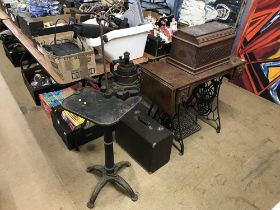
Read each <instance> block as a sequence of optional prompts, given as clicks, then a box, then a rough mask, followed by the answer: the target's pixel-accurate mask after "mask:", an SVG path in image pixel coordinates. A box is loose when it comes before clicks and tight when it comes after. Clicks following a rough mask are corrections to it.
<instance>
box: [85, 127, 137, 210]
mask: <svg viewBox="0 0 280 210" xmlns="http://www.w3.org/2000/svg"><path fill="white" fill-rule="evenodd" d="M104 148H105V166H102V165H93V166H90V167H88V168H87V172H89V173H93V174H95V173H97V174H101V176H102V177H101V179H100V180H99V182H98V183H97V184H96V186H95V189H94V191H93V193H92V195H91V197H90V200H89V202H88V203H87V207H88V208H90V209H92V208H93V206H94V202H95V200H96V198H97V196H98V194H99V192H100V191H101V190H102V188H103V187H104V186H105V185H106V184H107V183H108V182H110V183H113V184H114V183H115V184H117V185H118V186H119V187H121V188H122V189H123V190H125V192H126V193H127V194H128V195H129V197H130V198H131V200H132V201H136V200H137V199H138V195H137V194H136V193H135V192H134V191H133V189H132V188H131V187H130V185H129V184H128V183H127V182H126V181H125V180H124V179H123V178H122V177H121V176H119V175H117V172H118V171H119V170H120V169H121V168H123V167H129V166H130V163H129V162H128V161H121V162H119V163H116V164H115V163H114V152H113V138H112V126H105V127H104Z"/></svg>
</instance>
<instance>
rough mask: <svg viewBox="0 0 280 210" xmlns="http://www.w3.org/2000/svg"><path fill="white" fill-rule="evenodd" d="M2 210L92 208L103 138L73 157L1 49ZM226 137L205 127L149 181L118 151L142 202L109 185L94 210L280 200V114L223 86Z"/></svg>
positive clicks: (260, 205) (264, 204) (203, 208)
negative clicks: (91, 171) (89, 170)
mask: <svg viewBox="0 0 280 210" xmlns="http://www.w3.org/2000/svg"><path fill="white" fill-rule="evenodd" d="M0 63H1V65H0V97H1V103H0V116H1V121H0V139H1V146H0V165H1V167H0V209H1V210H16V209H24V210H37V209H40V210H45V209H46V210H48V209H50V210H52V209H57V210H63V209H65V210H70V209H87V208H86V202H87V200H88V198H89V196H90V194H91V192H92V189H93V187H94V186H95V184H96V182H97V181H98V177H97V176H94V175H91V174H88V173H86V172H85V168H86V167H87V166H89V165H91V164H93V163H103V160H104V159H103V155H104V151H103V144H102V139H98V140H95V141H93V142H91V143H88V144H86V145H84V146H82V147H81V151H80V152H75V151H68V150H67V149H66V147H65V146H64V144H63V142H62V141H61V139H60V137H59V136H58V135H57V133H56V132H55V130H54V129H53V127H52V122H51V120H50V119H49V118H47V116H46V114H45V113H44V111H43V110H41V108H40V107H36V106H35V105H34V103H33V100H32V98H31V96H30V95H29V93H28V91H27V89H26V87H25V86H24V83H23V81H22V77H21V74H20V70H19V69H15V68H14V67H13V66H12V65H11V64H10V62H9V61H8V60H7V59H6V58H5V56H4V53H3V50H2V48H1V49H0ZM220 111H221V116H222V130H221V133H220V134H216V132H215V131H214V129H213V128H211V127H210V126H208V125H207V124H204V123H201V125H202V129H201V131H200V132H198V133H196V134H194V135H193V136H191V137H189V138H187V139H186V140H185V145H186V152H185V155H184V156H179V155H178V152H177V151H176V150H175V149H174V148H173V149H172V154H171V159H170V162H169V163H168V164H167V165H166V166H164V167H163V168H161V169H160V170H158V171H157V172H155V173H154V174H152V175H149V174H148V173H147V172H146V171H144V170H143V169H142V168H141V167H140V166H139V165H138V164H137V163H136V162H135V161H134V160H133V159H131V158H130V157H129V156H128V155H127V154H126V153H125V152H124V151H123V150H122V149H121V148H120V147H119V146H118V145H117V144H115V159H116V161H120V160H129V161H131V163H132V166H131V167H130V168H127V169H125V170H123V171H121V173H120V174H121V175H122V176H123V177H124V178H125V179H126V180H127V181H128V182H129V183H130V184H131V186H132V187H133V188H134V189H135V190H136V191H137V192H139V193H140V196H139V200H138V201H137V202H132V201H131V200H130V199H129V198H128V197H126V196H124V195H122V193H121V192H119V191H116V190H115V189H114V187H113V186H111V185H107V186H106V187H105V188H104V189H103V191H102V192H101V193H100V196H99V197H98V199H97V201H96V205H95V209H102V210H115V209H116V210H117V209H121V210H124V209H133V210H144V209H149V210H159V209H161V210H162V209H164V210H165V209H166V210H171V209H174V210H175V209H176V210H178V209H187V210H220V209H221V210H237V209H238V210H256V209H263V210H268V209H271V208H272V207H273V206H275V205H276V204H277V203H278V202H279V201H280V141H279V140H280V138H279V136H280V123H279V117H280V108H279V106H277V105H275V104H273V103H271V102H269V101H267V100H265V99H262V98H260V97H257V96H255V95H253V94H251V93H249V92H247V91H245V90H243V89H240V88H239V87H237V86H235V85H233V84H231V83H229V82H226V81H225V82H224V83H223V85H222V88H221V97H220Z"/></svg>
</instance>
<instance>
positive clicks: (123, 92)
mask: <svg viewBox="0 0 280 210" xmlns="http://www.w3.org/2000/svg"><path fill="white" fill-rule="evenodd" d="M115 66H117V68H116V69H115ZM110 72H111V74H112V75H113V77H112V79H111V81H110V84H109V92H110V94H109V95H115V96H116V97H118V98H120V99H122V100H126V99H127V98H129V97H132V96H136V95H138V94H139V93H140V79H139V76H140V74H139V73H138V71H137V67H136V65H135V64H134V63H133V62H132V61H130V58H129V52H125V53H124V57H122V56H120V57H119V59H118V60H113V61H112V63H111V64H110ZM101 91H102V92H104V93H105V92H106V86H105V85H104V84H103V83H102V85H101Z"/></svg>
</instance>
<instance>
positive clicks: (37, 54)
mask: <svg viewBox="0 0 280 210" xmlns="http://www.w3.org/2000/svg"><path fill="white" fill-rule="evenodd" d="M0 11H1V14H2V13H4V12H3V11H2V10H0ZM3 23H4V24H5V25H6V26H7V28H8V29H10V31H11V32H12V33H13V34H14V36H16V37H17V39H18V40H19V41H20V42H21V43H22V44H23V46H24V47H25V48H26V49H27V50H28V51H29V53H30V54H31V55H32V56H33V57H34V58H35V59H36V60H37V61H38V62H39V63H40V65H42V67H43V68H44V69H45V70H46V71H47V72H48V74H49V75H50V76H51V77H52V78H53V79H54V80H55V81H56V82H57V83H59V84H66V83H67V82H65V81H63V80H62V79H61V78H60V77H59V75H58V74H57V73H56V71H55V70H54V68H53V67H52V66H51V64H50V63H49V62H47V61H46V59H45V57H44V55H43V54H42V53H41V52H39V50H38V49H37V48H36V47H35V46H34V43H33V42H32V41H31V40H30V39H29V38H28V37H27V36H26V35H25V34H24V33H23V32H22V31H21V29H20V28H18V27H17V26H16V25H15V24H14V23H13V22H12V20H10V19H6V20H3ZM153 59H156V57H153V56H150V55H148V54H145V55H144V56H143V57H140V58H138V59H134V60H133V62H134V63H135V64H140V63H144V62H147V61H148V60H153ZM106 71H107V72H109V71H110V65H109V62H107V65H106ZM103 73H104V70H103V64H102V59H101V56H97V57H96V71H95V75H94V76H98V75H102V74H103Z"/></svg>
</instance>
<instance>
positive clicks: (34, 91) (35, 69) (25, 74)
mask: <svg viewBox="0 0 280 210" xmlns="http://www.w3.org/2000/svg"><path fill="white" fill-rule="evenodd" d="M21 73H22V78H23V81H24V83H25V86H26V88H27V89H28V91H29V92H30V95H31V96H32V98H33V100H34V102H35V104H36V105H37V106H40V105H41V102H40V98H39V94H41V93H48V92H53V91H56V90H61V89H64V88H66V87H70V86H71V85H73V83H70V84H66V85H60V84H51V85H47V86H42V87H37V88H34V87H32V86H31V82H32V80H33V78H34V75H35V74H38V73H39V74H41V75H43V76H49V75H48V74H47V72H46V71H45V70H44V69H43V68H42V67H41V66H40V65H36V66H32V67H31V68H27V69H24V70H22V71H21Z"/></svg>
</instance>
